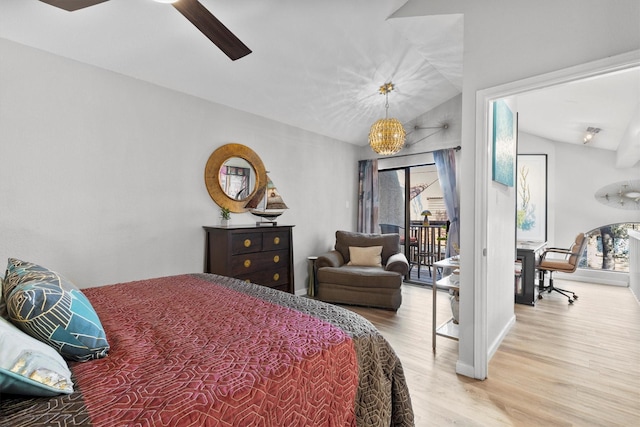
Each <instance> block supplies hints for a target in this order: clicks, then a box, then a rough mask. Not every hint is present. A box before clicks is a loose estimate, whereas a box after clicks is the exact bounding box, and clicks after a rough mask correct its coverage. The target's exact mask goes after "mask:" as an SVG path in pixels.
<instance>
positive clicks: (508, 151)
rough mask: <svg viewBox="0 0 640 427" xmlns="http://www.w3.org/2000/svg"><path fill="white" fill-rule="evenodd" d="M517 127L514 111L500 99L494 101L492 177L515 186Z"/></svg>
mask: <svg viewBox="0 0 640 427" xmlns="http://www.w3.org/2000/svg"><path fill="white" fill-rule="evenodd" d="M516 135H517V127H516V121H515V120H514V116H513V112H512V111H511V109H510V108H509V106H508V105H507V103H506V102H505V101H504V100H502V99H500V100H498V101H495V102H494V103H493V152H492V164H493V165H492V166H493V172H492V175H491V177H492V179H493V180H494V181H496V182H499V183H500V184H504V185H506V186H507V187H513V180H514V177H515V173H514V172H515V162H516V159H515V158H516V146H517V136H516Z"/></svg>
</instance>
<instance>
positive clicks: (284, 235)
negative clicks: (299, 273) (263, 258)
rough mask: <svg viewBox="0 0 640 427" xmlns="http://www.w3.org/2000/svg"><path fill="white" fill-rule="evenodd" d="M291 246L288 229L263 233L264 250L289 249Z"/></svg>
mask: <svg viewBox="0 0 640 427" xmlns="http://www.w3.org/2000/svg"><path fill="white" fill-rule="evenodd" d="M289 246H290V242H289V233H288V232H287V231H274V232H269V233H264V234H263V240H262V250H265V251H274V250H280V249H289Z"/></svg>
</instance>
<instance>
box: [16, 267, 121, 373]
mask: <svg viewBox="0 0 640 427" xmlns="http://www.w3.org/2000/svg"><path fill="white" fill-rule="evenodd" d="M7 284H8V286H7ZM5 288H6V289H5V290H4V295H5V299H6V303H7V309H8V312H9V320H11V322H13V324H14V325H16V326H17V327H18V328H20V329H22V330H23V331H24V332H26V333H27V334H29V335H31V336H32V337H34V338H36V339H38V340H40V341H42V342H44V343H46V344H49V345H50V346H51V347H53V348H54V349H56V350H58V352H59V353H60V354H61V355H62V356H64V357H65V358H67V359H69V360H76V361H80V362H84V361H87V360H91V359H99V358H101V357H105V356H106V355H107V353H108V351H109V343H108V342H107V338H106V335H105V332H104V329H103V328H102V324H101V323H100V319H99V318H98V315H97V313H96V312H95V310H94V309H93V307H92V306H91V303H90V302H89V300H88V299H87V297H85V295H84V294H83V293H82V292H81V291H80V290H79V289H77V288H76V287H75V286H74V285H73V284H72V283H71V282H70V281H69V280H67V279H66V278H64V277H63V276H61V275H59V274H58V273H56V272H54V271H51V270H48V269H46V268H44V267H41V266H39V265H36V264H33V263H30V262H24V261H20V260H17V259H14V258H10V259H9V263H8V266H7V274H6V277H5Z"/></svg>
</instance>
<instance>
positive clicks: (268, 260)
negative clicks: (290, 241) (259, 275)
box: [231, 250, 289, 276]
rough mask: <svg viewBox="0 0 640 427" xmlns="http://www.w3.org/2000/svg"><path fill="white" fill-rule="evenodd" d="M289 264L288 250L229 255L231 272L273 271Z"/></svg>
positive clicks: (239, 273) (237, 273)
mask: <svg viewBox="0 0 640 427" xmlns="http://www.w3.org/2000/svg"><path fill="white" fill-rule="evenodd" d="M288 265H289V251H287V250H284V251H270V252H257V253H251V254H241V255H234V256H233V257H231V274H232V275H234V276H235V275H241V274H248V273H254V272H257V271H261V270H267V271H275V269H278V268H279V267H280V266H285V267H286V266H288Z"/></svg>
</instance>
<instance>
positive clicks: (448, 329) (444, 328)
mask: <svg viewBox="0 0 640 427" xmlns="http://www.w3.org/2000/svg"><path fill="white" fill-rule="evenodd" d="M452 258H457V257H452ZM452 258H445V259H443V260H441V261H436V262H434V263H433V275H432V276H431V277H438V268H443V269H444V268H458V267H460V263H459V262H458V261H454V260H453V259H452ZM443 276H444V274H443ZM438 288H441V289H446V290H450V289H456V290H458V289H460V284H458V285H457V286H454V285H452V284H451V282H450V281H449V276H445V277H443V278H441V279H440V280H438V281H436V283H435V284H434V285H433V286H432V287H431V289H432V291H433V298H432V300H433V306H432V312H433V318H432V321H431V325H432V331H431V347H432V348H433V352H434V353H435V351H436V336H437V335H440V336H441V337H445V338H449V339H452V340H456V341H457V340H458V335H459V332H458V325H457V324H456V323H453V314H452V316H451V317H450V318H449V319H448V320H447V321H446V322H444V323H441V324H440V325H438V316H437V315H436V313H437V305H436V298H437V296H438Z"/></svg>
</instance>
